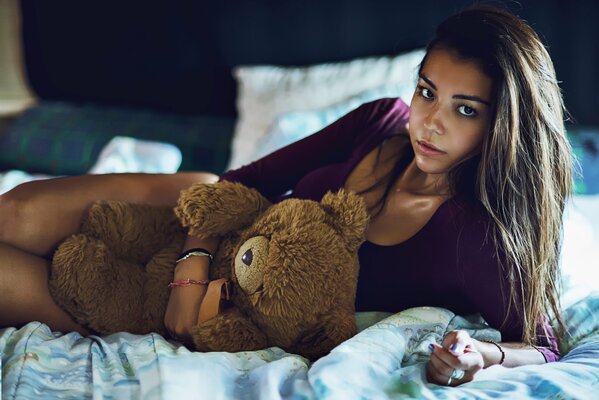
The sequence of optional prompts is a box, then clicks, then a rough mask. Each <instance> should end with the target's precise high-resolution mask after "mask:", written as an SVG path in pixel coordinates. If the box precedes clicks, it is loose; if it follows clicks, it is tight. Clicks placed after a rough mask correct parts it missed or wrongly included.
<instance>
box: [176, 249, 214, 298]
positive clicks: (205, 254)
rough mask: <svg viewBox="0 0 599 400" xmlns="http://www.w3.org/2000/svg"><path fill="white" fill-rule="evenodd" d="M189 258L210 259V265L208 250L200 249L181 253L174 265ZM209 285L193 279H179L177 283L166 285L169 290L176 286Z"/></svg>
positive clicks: (210, 257)
mask: <svg viewBox="0 0 599 400" xmlns="http://www.w3.org/2000/svg"><path fill="white" fill-rule="evenodd" d="M189 257H208V258H209V259H210V263H212V259H213V258H214V257H213V256H212V253H210V252H209V251H208V250H206V249H203V248H201V247H194V248H192V249H188V250H185V251H184V252H183V253H181V254H180V255H179V258H178V259H177V261H176V263H179V262H181V261H183V260H187V259H188V258H189ZM209 283H210V281H209V280H195V279H189V278H187V279H180V280H178V281H174V282H171V283H169V284H168V287H169V288H174V287H178V286H190V285H208V284H209Z"/></svg>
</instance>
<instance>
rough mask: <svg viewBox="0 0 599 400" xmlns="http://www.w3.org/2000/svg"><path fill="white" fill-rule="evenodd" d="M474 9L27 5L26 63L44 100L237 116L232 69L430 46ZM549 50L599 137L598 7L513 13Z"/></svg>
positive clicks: (357, 0)
mask: <svg viewBox="0 0 599 400" xmlns="http://www.w3.org/2000/svg"><path fill="white" fill-rule="evenodd" d="M471 3H472V2H471V1H462V0H459V1H443V0H419V1H411V2H407V1H398V0H376V1H373V0H225V1H192V0H187V1H183V0H156V1H148V2H130V1H114V0H109V1H102V2H80V1H69V0H54V1H51V2H49V1H41V0H22V2H21V4H22V14H23V34H24V43H25V59H26V67H27V73H28V76H29V80H30V82H31V85H32V87H33V89H34V90H35V92H36V93H37V94H38V95H39V96H41V97H42V98H46V99H68V100H82V99H83V100H94V101H101V102H110V103H125V104H130V105H141V106H149V107H158V108H163V109H167V110H172V111H177V112H187V113H205V114H213V115H230V116H233V115H235V113H236V111H235V94H236V87H235V82H234V81H233V78H232V76H231V68H232V67H234V66H237V65H244V64H279V65H284V66H290V65H307V64H315V63H322V62H332V61H344V60H350V59H353V58H357V57H364V56H373V55H387V54H394V53H398V52H401V51H406V50H411V49H414V48H416V47H421V46H423V45H424V44H425V43H426V42H427V41H428V39H430V37H431V35H432V33H433V30H434V27H435V26H436V24H437V23H438V22H440V21H441V20H442V19H444V18H445V17H447V16H448V15H450V14H452V13H454V12H456V11H458V10H460V9H461V8H463V7H465V6H467V5H469V4H471ZM505 4H506V5H507V6H508V8H510V9H512V10H513V11H515V12H516V13H518V14H519V15H521V16H522V17H524V18H525V19H527V20H528V21H529V22H530V23H531V24H532V25H533V26H534V27H535V28H536V29H537V31H539V32H540V33H541V35H542V36H543V37H544V39H545V40H546V42H547V44H548V46H549V50H550V52H551V54H552V56H553V57H554V61H555V65H556V69H557V75H558V79H560V80H561V81H562V82H563V84H562V85H563V89H564V93H565V97H566V102H567V106H568V108H569V109H570V111H571V113H572V114H573V116H574V117H575V119H576V120H577V121H578V122H579V123H581V124H586V125H599V112H597V111H596V110H595V108H594V104H595V102H590V101H588V100H587V97H586V96H580V94H581V93H586V94H589V93H597V92H598V91H599V78H598V77H597V74H596V73H594V71H597V67H599V52H598V51H597V47H596V46H597V44H596V39H598V38H599V27H598V25H597V24H595V21H594V18H596V17H597V16H599V4H598V3H597V2H593V1H591V0H580V1H576V2H566V1H559V0H551V1H541V0H535V1H522V2H520V3H518V2H505Z"/></svg>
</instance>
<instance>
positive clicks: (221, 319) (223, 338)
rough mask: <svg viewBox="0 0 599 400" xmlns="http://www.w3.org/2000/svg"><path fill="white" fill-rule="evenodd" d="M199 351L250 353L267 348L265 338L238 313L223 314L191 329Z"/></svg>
mask: <svg viewBox="0 0 599 400" xmlns="http://www.w3.org/2000/svg"><path fill="white" fill-rule="evenodd" d="M192 335H193V341H194V344H195V346H196V349H197V350H199V351H228V352H238V351H250V350H260V349H263V348H265V347H267V343H268V342H267V340H266V336H265V335H264V334H263V333H262V332H261V331H260V330H259V329H258V328H257V327H256V326H255V325H254V324H253V323H252V322H251V321H250V320H249V319H247V318H246V317H245V316H243V315H241V313H239V312H238V311H236V310H234V311H231V312H224V313H221V314H218V315H217V316H215V317H214V318H211V319H209V320H208V321H206V322H203V323H201V324H199V325H197V326H195V327H193V328H192Z"/></svg>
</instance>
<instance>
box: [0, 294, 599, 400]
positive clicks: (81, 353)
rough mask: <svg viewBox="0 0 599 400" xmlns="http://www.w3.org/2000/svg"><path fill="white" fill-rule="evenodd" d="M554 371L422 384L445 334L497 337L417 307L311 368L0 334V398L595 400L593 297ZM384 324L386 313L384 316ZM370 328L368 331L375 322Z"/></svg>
mask: <svg viewBox="0 0 599 400" xmlns="http://www.w3.org/2000/svg"><path fill="white" fill-rule="evenodd" d="M565 316H566V321H567V326H568V329H569V330H570V333H571V338H570V340H569V341H568V342H567V343H565V345H564V349H563V350H564V354H565V355H564V356H563V358H562V360H561V361H560V362H557V363H550V364H545V365H541V366H532V365H530V366H523V367H519V368H514V369H508V368H504V367H501V366H494V367H491V368H488V369H486V370H483V371H481V372H480V374H479V377H478V379H477V380H476V381H474V382H471V383H468V384H464V385H461V386H460V387H457V388H446V387H441V386H437V385H433V384H429V383H427V382H426V378H425V374H424V371H425V363H426V359H427V357H428V350H427V347H428V343H430V342H431V341H433V340H434V341H437V342H439V341H440V340H441V338H442V337H443V335H444V334H445V333H446V332H448V331H450V330H452V329H467V330H469V332H470V333H471V334H472V335H473V336H474V337H478V338H481V339H485V340H487V339H491V340H499V339H500V338H499V333H498V332H497V331H495V330H493V329H491V328H489V327H488V326H486V325H485V324H484V323H483V322H482V321H481V320H480V319H478V318H477V316H469V317H461V316H456V315H454V314H453V313H451V312H450V311H448V310H445V309H441V308H432V307H418V308H415V309H410V310H405V311H403V312H400V313H397V314H394V315H391V316H388V317H387V318H384V319H382V320H380V319H381V315H373V314H371V313H367V314H358V315H357V322H358V323H359V325H361V326H362V327H364V326H367V325H370V324H371V323H373V322H374V324H373V325H371V326H369V327H366V328H365V329H363V330H362V331H361V332H360V333H359V334H358V335H356V336H355V337H353V338H352V339H350V340H347V341H346V342H344V343H342V344H341V345H339V346H338V347H336V348H335V349H334V350H333V351H332V352H331V353H330V354H329V355H327V356H325V357H323V358H321V359H320V360H318V361H316V362H315V363H314V364H312V365H311V364H310V363H309V362H308V361H307V360H306V359H304V358H303V357H301V356H299V355H294V354H289V353H286V352H284V351H283V350H281V349H279V348H269V349H264V350H260V351H252V352H242V353H235V354H231V353H197V352H190V351H189V350H187V349H186V348H185V347H183V346H181V345H180V344H178V343H176V342H170V341H167V340H165V339H164V338H162V337H161V336H159V335H157V334H148V335H132V334H128V333H117V334H113V335H109V336H104V337H97V336H90V337H87V338H84V337H81V335H79V334H78V333H69V334H64V335H63V334H61V333H59V332H51V331H50V330H49V328H48V327H47V326H46V325H44V324H41V323H39V322H31V323H29V324H27V325H25V326H24V327H22V328H20V329H15V328H6V329H2V330H0V352H1V354H2V377H1V381H0V384H1V387H2V398H3V399H30V398H31V399H34V398H35V399H40V398H56V399H58V398H60V399H86V398H92V399H128V398H143V399H177V400H182V399H187V398H189V399H192V398H193V399H198V398H206V399H387V398H402V399H404V398H415V399H433V398H444V399H463V398H499V399H515V398H532V399H546V398H560V399H562V398H565V399H592V398H597V397H596V396H597V393H599V293H594V294H591V295H589V296H587V297H585V298H584V299H583V300H581V301H579V302H578V303H576V304H574V305H572V306H571V307H569V308H568V309H567V311H566V314H565ZM382 317H384V315H383V316H382ZM376 321H378V322H376Z"/></svg>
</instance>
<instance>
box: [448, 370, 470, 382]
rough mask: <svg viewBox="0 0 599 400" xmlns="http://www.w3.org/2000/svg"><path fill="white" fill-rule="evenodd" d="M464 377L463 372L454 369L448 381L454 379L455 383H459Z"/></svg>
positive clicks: (464, 373)
mask: <svg viewBox="0 0 599 400" xmlns="http://www.w3.org/2000/svg"><path fill="white" fill-rule="evenodd" d="M464 375H466V372H464V370H462V369H454V370H453V372H452V373H451V375H449V380H450V381H451V380H452V379H455V380H456V381H459V380H460V379H462V378H463V377H464Z"/></svg>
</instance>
